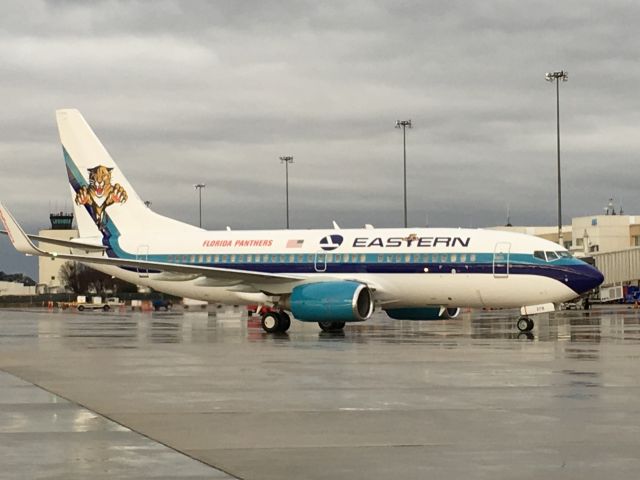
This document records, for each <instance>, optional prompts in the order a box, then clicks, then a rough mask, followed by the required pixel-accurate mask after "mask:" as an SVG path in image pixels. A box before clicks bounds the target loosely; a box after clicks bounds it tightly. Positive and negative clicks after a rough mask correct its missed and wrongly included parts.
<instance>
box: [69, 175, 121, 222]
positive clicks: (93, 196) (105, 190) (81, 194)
mask: <svg viewBox="0 0 640 480" xmlns="http://www.w3.org/2000/svg"><path fill="white" fill-rule="evenodd" d="M88 170H89V186H88V187H80V189H79V190H78V192H77V193H76V204H78V205H85V206H87V207H88V210H89V214H90V215H91V218H93V221H94V222H96V225H97V226H98V228H99V229H100V230H103V228H104V224H105V221H106V218H105V210H106V209H107V208H108V207H110V206H111V205H113V204H114V203H125V202H126V201H127V198H128V195H127V192H126V191H125V189H124V188H122V187H121V186H120V184H118V183H116V184H115V185H112V184H111V170H113V168H108V167H105V166H103V165H98V166H97V167H93V168H89V169H88Z"/></svg>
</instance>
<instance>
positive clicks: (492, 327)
mask: <svg viewBox="0 0 640 480" xmlns="http://www.w3.org/2000/svg"><path fill="white" fill-rule="evenodd" d="M516 316H517V312H514V311H494V312H474V313H472V314H463V315H461V316H460V317H459V318H457V319H454V320H450V321H446V322H445V321H438V322H398V321H393V320H388V319H386V318H385V317H383V316H381V315H377V316H375V317H374V318H373V319H372V320H371V321H369V322H366V323H363V324H357V325H351V326H349V327H347V328H346V330H345V332H344V334H335V333H334V334H327V333H322V332H320V331H319V329H318V327H317V326H316V325H314V324H302V323H300V322H293V324H292V328H291V330H290V331H289V333H288V334H279V335H267V334H265V333H263V332H262V330H261V328H260V327H259V323H258V321H257V320H247V319H246V318H244V319H240V318H239V317H237V316H233V315H217V316H216V315H210V314H207V313H206V312H184V313H183V312H177V313H171V312H170V313H153V314H152V313H129V312H121V313H117V312H113V313H102V312H86V313H82V314H81V313H76V312H47V311H44V310H22V311H19V310H0V478H47V479H49V478H51V479H53V478H61V479H62V478H65V479H75V478H123V479H128V478H151V479H160V478H176V479H182V478H184V479H200V478H233V477H237V478H243V479H289V478H291V479H294V478H295V479H299V478H305V479H329V478H331V479H336V478H349V479H389V478H393V479H418V478H420V479H421V478H451V479H457V478H463V477H466V478H474V479H497V478H500V479H501V478H509V479H512V478H516V479H529V478H531V479H533V478H536V479H539V478H545V479H549V478H566V479H575V478H581V479H602V478H607V480H612V479H637V478H639V477H640V311H639V310H632V309H628V308H616V307H611V308H602V309H598V310H592V311H590V312H583V311H570V312H560V313H557V314H554V315H553V316H551V317H542V318H539V319H537V322H536V328H535V329H534V331H533V332H532V334H531V335H524V334H519V333H518V332H517V331H516V329H515V326H514V319H515V317H516ZM224 472H227V473H226V474H225V473H224ZM227 474H229V475H231V477H229V476H228V475H227Z"/></svg>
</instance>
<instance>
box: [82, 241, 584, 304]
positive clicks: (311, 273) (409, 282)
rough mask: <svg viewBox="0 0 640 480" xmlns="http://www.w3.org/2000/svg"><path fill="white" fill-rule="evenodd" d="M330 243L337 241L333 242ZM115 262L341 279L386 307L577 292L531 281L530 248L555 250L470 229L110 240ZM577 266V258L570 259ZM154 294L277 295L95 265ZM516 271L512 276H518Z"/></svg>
mask: <svg viewBox="0 0 640 480" xmlns="http://www.w3.org/2000/svg"><path fill="white" fill-rule="evenodd" d="M334 240H335V241H334ZM111 244H112V245H114V246H115V248H114V252H115V253H116V254H118V256H130V258H137V259H141V260H145V259H149V260H157V261H166V262H170V263H178V264H190V265H207V266H212V267H221V268H229V269H239V270H254V271H264V272H271V273H281V274H294V275H297V276H300V277H303V278H304V279H307V281H318V280H321V281H322V280H330V279H336V280H337V279H349V280H357V281H361V282H363V283H366V284H367V285H369V286H371V287H372V288H373V289H375V299H376V303H377V304H378V305H379V306H383V307H385V308H387V307H388V308H396V307H398V308H399V307H422V306H426V305H442V306H456V307H519V306H523V305H535V304H540V303H546V302H562V301H566V300H569V299H571V298H574V297H576V296H577V293H576V292H575V291H574V290H572V289H571V288H570V287H569V286H568V285H567V284H566V282H562V281H558V279H556V278H552V277H551V276H549V275H544V274H536V273H534V272H533V271H532V272H531V273H530V274H529V273H527V270H526V268H527V267H526V262H527V261H528V259H529V257H531V255H532V253H533V252H534V251H536V250H541V251H558V250H563V249H562V248H561V247H560V246H559V245H556V244H554V243H552V242H549V241H546V240H543V239H539V238H536V237H531V236H528V235H522V234H515V233H508V232H500V231H489V230H471V229H349V230H279V231H215V232H206V231H197V232H189V234H188V235H185V236H184V237H183V238H180V239H177V238H175V236H162V235H159V234H156V235H149V234H147V235H145V234H144V228H141V229H140V231H138V232H132V234H130V235H128V236H126V237H125V236H121V237H119V238H117V239H111ZM574 261H575V260H574ZM94 267H95V268H97V269H99V270H102V271H104V272H106V273H108V274H110V275H114V276H116V277H119V278H122V279H124V280H126V281H129V282H133V283H137V284H142V285H146V286H149V287H152V288H154V289H156V290H158V291H162V292H166V293H169V294H172V295H176V296H183V297H189V298H195V299H200V300H206V301H209V302H219V303H227V304H252V303H268V302H269V301H271V300H272V298H273V296H274V295H277V294H279V293H280V292H279V291H277V290H275V291H271V290H270V289H269V287H268V286H264V287H261V286H257V287H256V288H255V289H254V290H253V291H251V289H247V288H241V289H238V288H235V286H234V285H215V284H212V282H210V281H208V280H207V279H206V278H202V277H201V278H193V279H188V280H185V279H184V278H180V279H177V278H176V279H172V278H169V279H168V280H166V278H167V276H166V275H165V274H154V273H149V274H148V275H147V274H146V272H144V274H142V275H141V274H139V273H137V272H135V271H130V270H124V269H121V268H118V267H111V266H109V267H106V266H100V265H94ZM516 267H519V268H520V270H518V271H517V272H516V270H517V269H516Z"/></svg>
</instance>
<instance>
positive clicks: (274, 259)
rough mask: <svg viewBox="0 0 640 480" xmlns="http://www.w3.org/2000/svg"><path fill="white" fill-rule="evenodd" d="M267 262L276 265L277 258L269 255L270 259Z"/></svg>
mask: <svg viewBox="0 0 640 480" xmlns="http://www.w3.org/2000/svg"><path fill="white" fill-rule="evenodd" d="M269 261H270V262H271V263H278V256H277V255H271V258H270V259H269Z"/></svg>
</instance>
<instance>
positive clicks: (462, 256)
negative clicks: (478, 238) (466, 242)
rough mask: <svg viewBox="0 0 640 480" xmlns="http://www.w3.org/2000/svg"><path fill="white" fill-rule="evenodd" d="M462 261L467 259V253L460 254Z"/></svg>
mask: <svg viewBox="0 0 640 480" xmlns="http://www.w3.org/2000/svg"><path fill="white" fill-rule="evenodd" d="M460 261H461V262H462V263H465V262H466V261H467V254H466V253H461V254H460Z"/></svg>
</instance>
